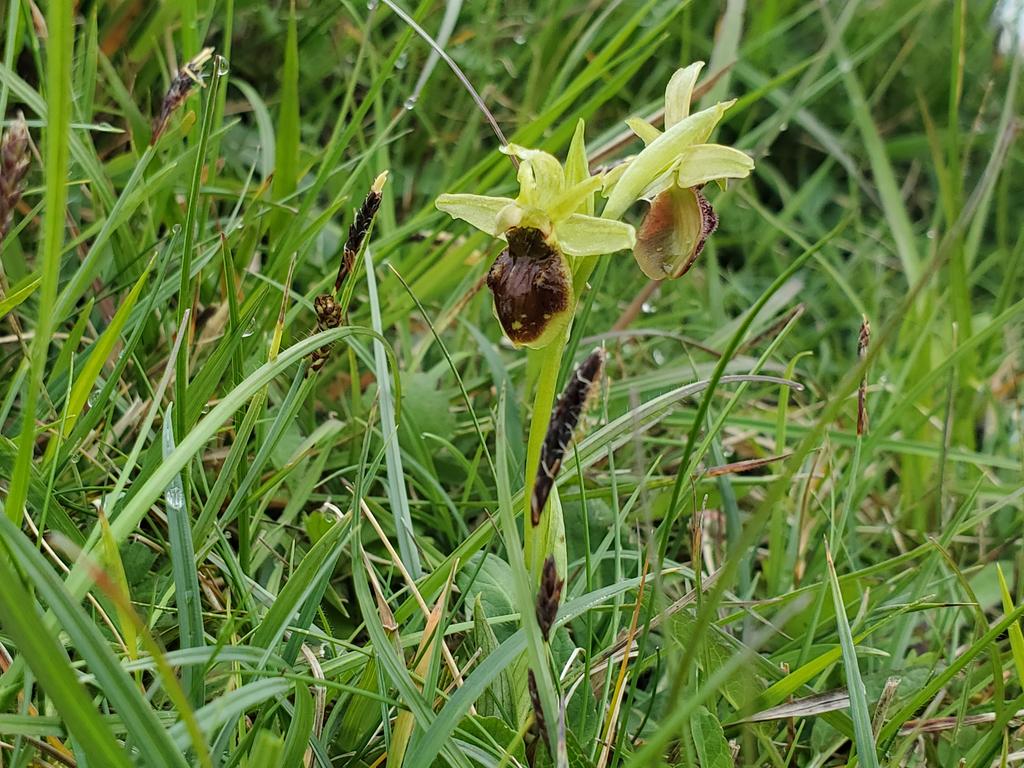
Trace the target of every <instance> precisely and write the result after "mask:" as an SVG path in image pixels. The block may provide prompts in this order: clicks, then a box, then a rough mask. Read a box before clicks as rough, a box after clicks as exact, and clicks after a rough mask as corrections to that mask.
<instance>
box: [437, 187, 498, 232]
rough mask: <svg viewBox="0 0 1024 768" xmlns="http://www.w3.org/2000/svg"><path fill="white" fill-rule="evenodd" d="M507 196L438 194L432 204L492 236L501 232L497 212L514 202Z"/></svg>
mask: <svg viewBox="0 0 1024 768" xmlns="http://www.w3.org/2000/svg"><path fill="white" fill-rule="evenodd" d="M514 203H515V201H514V200H511V199H509V198H507V197H488V196H487V195H440V196H438V198H437V201H436V202H435V203H434V205H436V206H437V209H438V210H439V211H444V212H445V213H447V214H448V215H449V216H452V217H453V218H456V219H462V220H463V221H465V222H468V223H469V224H472V225H473V226H474V227H476V228H477V229H479V230H481V231H483V232H486V233H487V234H489V235H491V236H492V237H494V236H496V235H499V234H501V231H502V230H499V229H498V214H499V213H500V212H501V211H502V209H504V208H506V207H507V206H509V205H512V204H514Z"/></svg>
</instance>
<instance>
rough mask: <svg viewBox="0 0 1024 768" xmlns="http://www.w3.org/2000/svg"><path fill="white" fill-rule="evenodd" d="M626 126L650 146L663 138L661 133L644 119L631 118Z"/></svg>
mask: <svg viewBox="0 0 1024 768" xmlns="http://www.w3.org/2000/svg"><path fill="white" fill-rule="evenodd" d="M626 125H628V126H629V129H630V130H631V131H633V133H635V134H636V135H637V136H639V137H640V139H641V141H643V143H644V144H650V143H651V142H652V141H654V140H655V139H656V138H658V137H659V136H661V131H659V130H658V129H657V128H655V127H654V126H653V125H651V124H650V123H648V122H647V121H646V120H644V119H643V118H642V117H631V118H629V119H628V120H627V121H626Z"/></svg>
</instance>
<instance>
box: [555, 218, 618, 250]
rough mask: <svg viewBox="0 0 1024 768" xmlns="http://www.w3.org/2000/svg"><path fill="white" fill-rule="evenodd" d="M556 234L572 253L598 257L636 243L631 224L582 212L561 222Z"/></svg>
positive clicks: (561, 244) (565, 248)
mask: <svg viewBox="0 0 1024 768" xmlns="http://www.w3.org/2000/svg"><path fill="white" fill-rule="evenodd" d="M555 236H556V237H557V238H558V244H559V245H560V246H561V248H562V251H563V252H564V253H566V254H568V255H570V256H598V255H600V254H602V253H614V252H615V251H625V250H631V249H632V248H633V245H634V244H635V243H636V231H635V230H634V229H633V227H632V226H630V225H629V224H626V223H624V222H621V221H612V220H610V219H600V218H597V217H596V216H584V215H583V214H581V213H575V214H573V215H572V216H570V217H569V218H568V219H565V220H564V221H560V222H558V223H557V224H556V225H555Z"/></svg>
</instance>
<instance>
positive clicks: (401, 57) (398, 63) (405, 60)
mask: <svg viewBox="0 0 1024 768" xmlns="http://www.w3.org/2000/svg"><path fill="white" fill-rule="evenodd" d="M408 64H409V52H408V51H402V52H401V53H400V54H398V58H397V59H395V69H405V68H406V66H407V65H408Z"/></svg>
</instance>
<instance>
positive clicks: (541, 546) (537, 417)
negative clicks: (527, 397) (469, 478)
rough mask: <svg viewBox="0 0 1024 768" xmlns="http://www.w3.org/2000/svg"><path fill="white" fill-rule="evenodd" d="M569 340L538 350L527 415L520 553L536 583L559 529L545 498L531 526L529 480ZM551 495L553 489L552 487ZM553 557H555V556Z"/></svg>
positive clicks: (533, 474) (534, 475)
mask: <svg viewBox="0 0 1024 768" xmlns="http://www.w3.org/2000/svg"><path fill="white" fill-rule="evenodd" d="M568 340H569V335H568V333H565V334H563V335H562V336H561V338H559V339H557V340H555V341H553V342H552V343H551V344H549V345H548V346H546V347H544V348H543V349H541V350H538V352H537V354H538V356H539V357H540V371H539V372H538V374H537V384H536V389H535V392H534V396H533V413H532V414H531V416H530V437H529V439H528V442H527V444H526V467H525V472H526V483H525V485H524V488H525V489H526V493H524V494H523V503H524V507H523V509H524V511H523V557H524V558H525V560H526V565H527V568H528V569H529V571H530V578H531V579H532V580H533V583H534V584H539V583H540V573H541V567H542V566H543V565H544V560H545V558H546V557H547V556H548V555H549V554H552V552H551V551H550V550H552V549H553V545H554V542H553V541H551V537H550V535H549V532H550V531H551V530H559V529H560V528H561V526H560V525H556V526H552V522H553V521H552V519H551V516H552V510H553V505H552V504H551V503H550V501H549V502H548V504H547V505H546V506H545V508H544V511H543V513H542V514H541V518H540V525H538V526H534V525H532V524H531V521H530V502H531V499H532V498H533V483H534V481H535V480H536V479H537V467H538V465H539V463H540V449H541V446H542V445H543V444H544V436H545V435H546V434H547V431H548V422H549V421H550V419H551V410H552V408H553V407H554V403H555V388H556V387H557V386H558V371H559V369H560V368H561V365H562V355H563V354H564V353H565V346H566V343H567V342H568ZM552 495H554V491H552ZM556 559H557V558H556Z"/></svg>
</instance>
